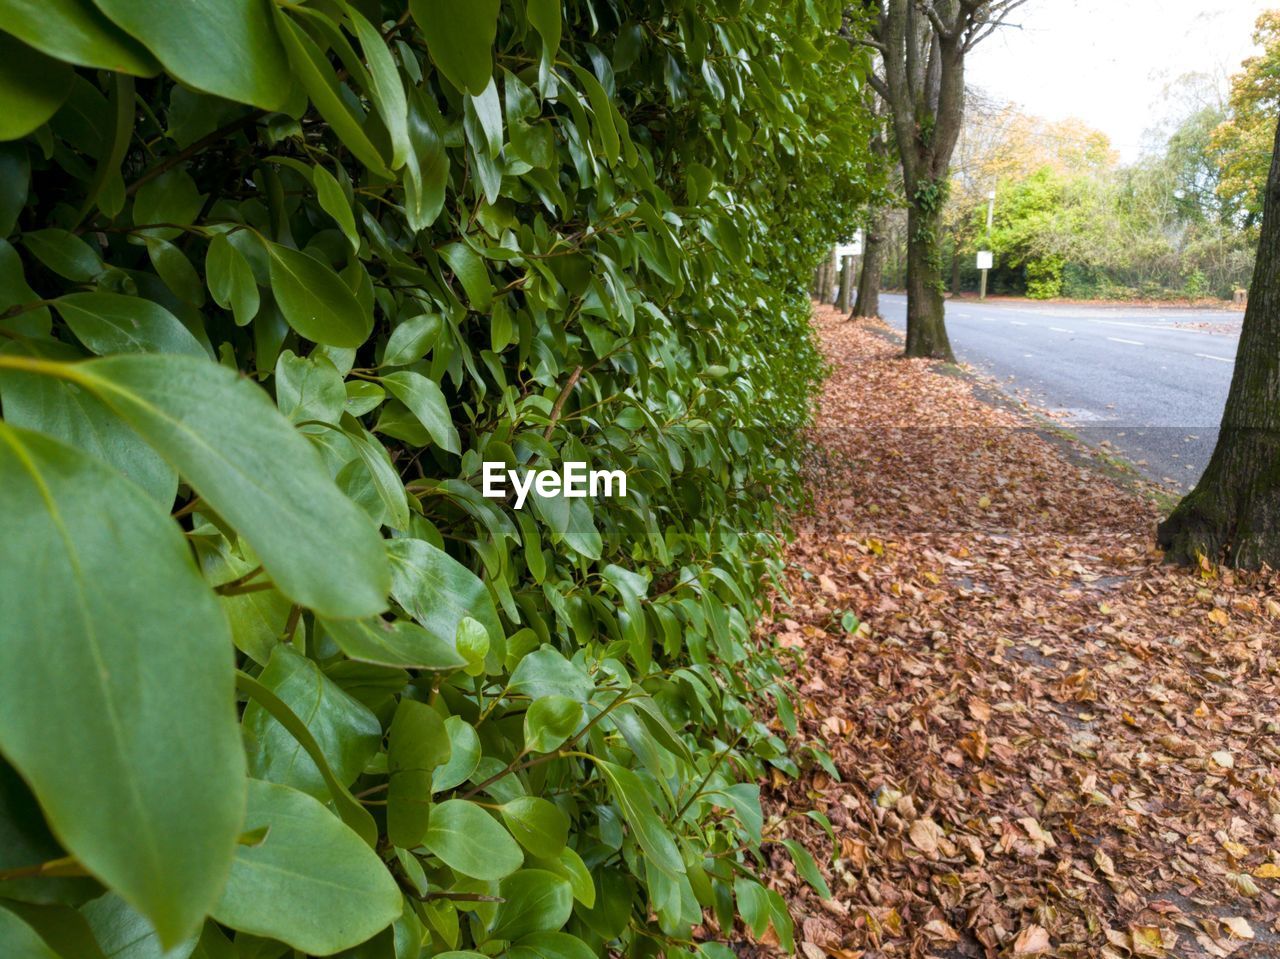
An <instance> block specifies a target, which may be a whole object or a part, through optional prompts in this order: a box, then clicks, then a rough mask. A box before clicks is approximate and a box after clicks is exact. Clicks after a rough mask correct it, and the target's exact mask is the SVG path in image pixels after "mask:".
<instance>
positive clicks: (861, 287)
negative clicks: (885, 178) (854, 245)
mask: <svg viewBox="0 0 1280 959" xmlns="http://www.w3.org/2000/svg"><path fill="white" fill-rule="evenodd" d="M887 218H888V214H887V211H886V210H885V208H884V207H877V208H876V209H875V210H873V211H872V213H871V220H870V222H869V223H868V224H867V231H866V240H865V241H864V242H863V245H862V272H861V273H859V275H858V295H857V297H856V298H855V300H854V303H853V316H854V317H855V318H856V317H871V316H874V317H878V316H879V315H880V281H881V279H882V277H883V275H884V242H885V237H884V229H885V220H886V219H887Z"/></svg>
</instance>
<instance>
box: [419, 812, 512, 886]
mask: <svg viewBox="0 0 1280 959" xmlns="http://www.w3.org/2000/svg"><path fill="white" fill-rule="evenodd" d="M422 845H423V846H424V847H425V848H426V849H427V851H429V852H431V853H432V854H433V855H435V856H437V857H439V859H440V861H441V862H443V863H444V864H445V865H446V866H448V867H449V868H450V869H453V870H454V871H455V872H457V873H459V874H461V875H463V876H469V877H470V878H472V879H501V878H502V877H503V876H509V875H511V873H513V872H515V871H516V870H517V869H519V868H520V864H521V863H522V862H523V861H524V854H523V853H521V852H520V847H519V846H518V845H516V841H515V840H514V839H512V838H511V836H510V834H509V833H508V832H507V831H506V830H505V829H503V828H502V826H500V825H499V824H498V821H497V820H496V819H494V818H493V817H492V816H491V815H489V814H488V813H487V812H485V811H484V810H483V809H481V808H480V807H479V806H477V805H475V804H474V803H470V802H467V801H466V800H465V799H450V800H447V801H445V802H442V803H440V804H439V805H438V806H436V807H434V808H433V809H432V810H431V824H430V825H429V826H428V827H427V834H426V836H425V837H423V840H422Z"/></svg>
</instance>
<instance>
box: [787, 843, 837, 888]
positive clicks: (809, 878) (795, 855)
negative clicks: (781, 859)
mask: <svg viewBox="0 0 1280 959" xmlns="http://www.w3.org/2000/svg"><path fill="white" fill-rule="evenodd" d="M782 844H783V845H784V846H786V847H787V852H789V853H791V861H792V863H794V864H795V867H796V872H798V873H799V874H800V878H801V879H803V880H804V881H805V882H807V883H808V884H809V885H810V886H812V887H813V891H814V892H816V893H817V894H818V897H819V898H820V899H830V898H831V889H830V887H828V886H827V881H826V880H825V879H823V878H822V873H821V872H819V871H818V864H817V863H816V862H814V861H813V856H812V854H810V852H809V850H807V849H805V848H804V846H802V845H800V844H799V843H798V842H796V841H795V840H794V839H784V840H782Z"/></svg>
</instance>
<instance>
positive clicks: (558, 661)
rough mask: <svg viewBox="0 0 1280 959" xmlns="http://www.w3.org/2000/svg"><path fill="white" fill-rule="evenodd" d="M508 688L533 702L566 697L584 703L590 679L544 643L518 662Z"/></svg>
mask: <svg viewBox="0 0 1280 959" xmlns="http://www.w3.org/2000/svg"><path fill="white" fill-rule="evenodd" d="M511 689H512V690H513V691H515V692H517V693H520V694H521V695H523V696H528V697H530V698H531V699H535V700H536V699H543V698H545V697H547V696H568V697H569V698H571V699H576V700H578V701H579V702H586V700H587V696H588V694H589V693H590V691H591V680H590V679H589V678H588V677H587V676H586V674H584V673H583V672H582V670H580V669H579V668H578V667H577V666H575V665H574V664H573V663H571V662H569V660H567V659H565V658H564V654H562V653H561V652H560V651H559V650H557V649H555V648H554V647H552V646H549V645H546V644H544V645H543V646H542V647H541V648H540V649H538V650H536V651H534V652H532V653H529V654H528V655H526V656H525V657H524V658H522V659H521V660H520V664H519V665H518V666H516V668H515V671H514V672H513V673H512V674H511Z"/></svg>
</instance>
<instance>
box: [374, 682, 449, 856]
mask: <svg viewBox="0 0 1280 959" xmlns="http://www.w3.org/2000/svg"><path fill="white" fill-rule="evenodd" d="M452 751H453V749H452V745H451V744H450V742H449V732H448V730H446V729H445V725H444V720H443V719H441V718H440V714H439V713H437V712H436V711H435V710H434V709H432V708H431V707H430V706H428V705H426V704H425V703H419V702H416V701H415V700H412V699H402V700H400V705H399V706H397V707H396V714H395V718H394V719H393V720H392V721H391V729H390V731H389V732H388V735H387V774H388V777H389V783H390V785H389V786H388V787H387V838H388V839H390V840H391V841H392V842H393V843H395V844H396V845H397V846H400V847H402V848H404V849H412V848H413V847H414V846H417V845H418V844H419V843H421V842H422V839H423V836H425V835H426V831H427V825H428V823H429V821H430V816H431V776H432V773H433V771H434V770H435V769H436V767H437V766H441V765H443V764H445V763H447V762H448V761H449V757H450V755H451V753H452Z"/></svg>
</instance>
